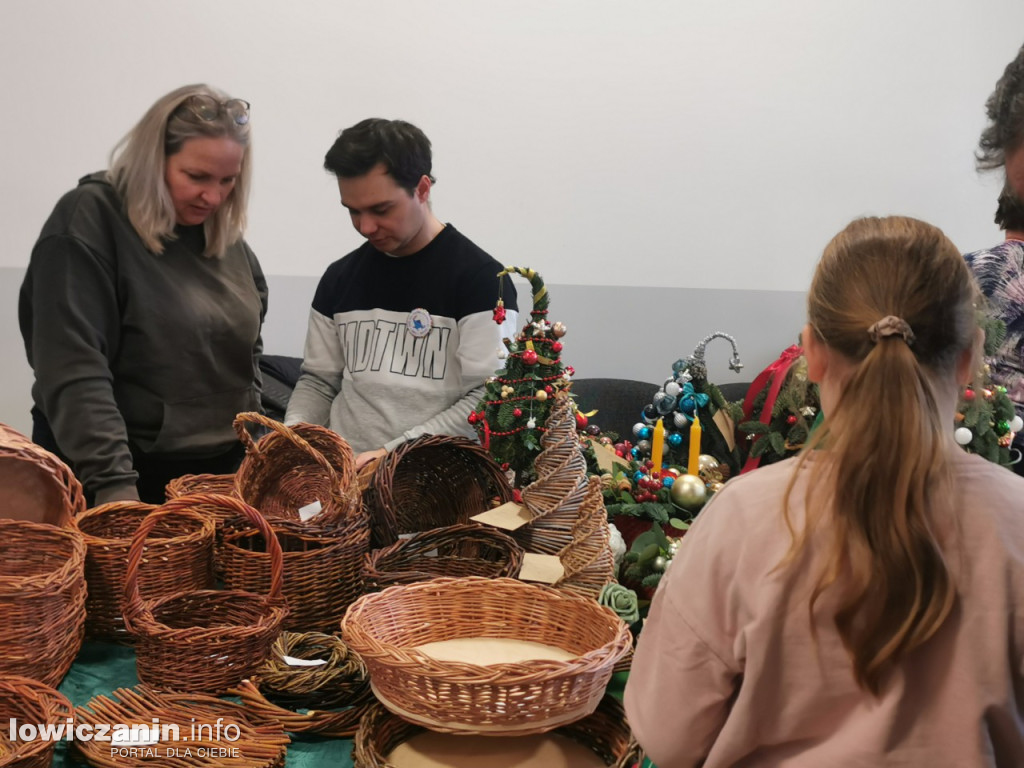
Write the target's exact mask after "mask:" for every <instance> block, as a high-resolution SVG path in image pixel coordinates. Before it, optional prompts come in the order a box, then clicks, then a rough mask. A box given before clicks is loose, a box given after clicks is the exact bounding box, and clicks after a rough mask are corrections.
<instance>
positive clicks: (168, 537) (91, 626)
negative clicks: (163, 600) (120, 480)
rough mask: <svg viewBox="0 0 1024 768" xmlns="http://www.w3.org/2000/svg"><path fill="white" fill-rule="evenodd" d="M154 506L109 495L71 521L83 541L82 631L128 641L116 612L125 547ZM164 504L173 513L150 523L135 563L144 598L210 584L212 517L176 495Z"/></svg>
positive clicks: (120, 596) (125, 562)
mask: <svg viewBox="0 0 1024 768" xmlns="http://www.w3.org/2000/svg"><path fill="white" fill-rule="evenodd" d="M154 509H156V507H155V506H154V505H152V504H143V503H141V502H138V501H115V502H113V503H110V504H102V505H100V506H98V507H93V508H92V509H88V510H86V511H85V512H83V513H82V514H81V515H79V517H78V519H77V520H76V521H75V525H76V526H77V528H78V530H80V531H81V532H82V538H83V539H84V540H85V543H86V546H87V547H88V550H87V552H86V557H85V579H86V582H87V583H88V585H89V597H88V599H87V600H86V603H85V608H86V617H85V634H86V636H87V637H89V638H94V639H99V640H114V641H120V642H131V639H132V638H131V635H129V634H128V630H126V629H125V627H124V619H123V617H122V613H123V607H122V606H123V602H124V581H125V572H126V571H127V568H128V549H129V548H130V546H131V541H132V536H133V535H134V534H135V531H136V530H137V529H138V527H139V523H141V522H142V521H143V520H144V519H145V518H146V516H147V515H148V514H149V513H150V512H152V511H153V510H154ZM165 509H173V510H175V514H173V515H167V516H165V517H162V518H161V519H160V522H159V523H158V524H157V525H156V527H155V528H154V529H153V534H154V535H153V536H152V537H150V538H149V539H147V541H146V549H145V552H144V559H143V561H142V564H141V565H140V567H139V589H140V591H141V592H142V594H143V597H144V598H145V599H153V598H157V597H163V596H164V595H169V594H172V593H174V592H181V591H193V590H197V589H207V588H209V587H212V586H213V580H212V563H213V535H214V528H213V520H212V519H210V518H208V517H205V516H204V515H201V514H199V513H198V512H195V511H191V508H190V507H189V506H188V505H187V504H181V503H180V502H178V501H172V502H169V503H168V504H167V505H166V507H165Z"/></svg>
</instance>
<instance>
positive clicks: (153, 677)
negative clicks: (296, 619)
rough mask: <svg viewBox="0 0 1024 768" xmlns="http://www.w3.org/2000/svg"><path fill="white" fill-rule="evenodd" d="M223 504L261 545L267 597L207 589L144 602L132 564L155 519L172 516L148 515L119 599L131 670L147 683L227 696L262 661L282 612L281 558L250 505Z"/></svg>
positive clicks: (272, 537) (137, 559) (136, 540)
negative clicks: (131, 647)
mask: <svg viewBox="0 0 1024 768" xmlns="http://www.w3.org/2000/svg"><path fill="white" fill-rule="evenodd" d="M211 495H212V494H211ZM182 498H183V499H185V498H188V497H182ZM222 499H223V502H222V503H224V504H228V505H233V506H234V507H235V512H236V513H237V514H239V515H241V516H243V517H245V518H246V519H247V520H248V522H249V523H250V524H251V525H253V526H255V527H256V528H257V529H258V530H259V531H260V532H261V533H262V534H263V536H264V538H265V540H266V542H267V550H268V553H269V559H270V568H271V580H270V587H269V589H268V592H267V594H266V595H259V594H254V593H252V592H243V591H239V590H221V591H218V590H209V589H206V590H197V591H182V592H176V593H174V594H171V595H167V596H164V597H160V598H157V599H155V600H145V601H144V600H143V599H142V597H141V595H140V593H139V566H140V564H141V562H142V554H143V547H144V546H145V543H146V537H147V536H148V535H149V533H150V532H151V531H152V530H153V529H154V528H155V526H156V525H157V523H158V522H159V521H160V519H161V518H162V517H164V516H167V515H169V514H172V512H169V511H167V509H166V506H167V505H165V507H163V508H158V509H157V510H155V511H154V512H152V513H151V514H150V515H149V516H147V517H146V519H145V520H143V521H142V523H141V524H140V525H139V527H138V529H137V530H136V532H135V536H134V537H133V539H132V545H131V549H130V550H129V552H128V570H127V574H126V576H125V602H124V623H125V627H126V628H127V629H128V631H129V632H130V633H131V634H132V635H133V636H134V637H135V640H136V647H135V664H136V671H137V673H138V676H139V680H140V681H141V682H143V683H144V684H146V685H149V686H152V687H154V688H159V689H165V690H176V691H187V692H196V693H211V694H220V693H223V692H225V691H227V690H228V689H229V688H231V687H232V686H234V685H236V684H237V683H238V682H239V681H240V680H241V679H242V678H244V677H248V676H249V675H250V674H252V671H253V670H254V669H255V668H256V666H257V665H258V664H259V663H260V662H261V661H263V659H264V658H266V655H267V653H268V651H269V650H270V644H271V643H272V642H273V641H274V638H275V637H277V635H278V633H279V632H280V629H281V623H282V622H283V621H284V618H285V616H286V615H287V613H288V608H287V606H286V605H285V602H284V599H283V597H282V592H281V582H282V562H283V558H282V555H281V547H280V545H279V544H278V542H277V537H276V536H275V535H274V532H273V530H271V528H270V526H269V525H268V524H267V521H266V520H264V519H263V517H262V516H261V515H260V514H259V513H258V512H256V511H255V510H254V509H253V508H252V507H250V506H248V505H247V504H243V503H242V502H240V501H239V500H238V499H234V498H231V497H229V496H224V497H222ZM178 501H181V499H179V500H178ZM173 503H174V502H168V504H173Z"/></svg>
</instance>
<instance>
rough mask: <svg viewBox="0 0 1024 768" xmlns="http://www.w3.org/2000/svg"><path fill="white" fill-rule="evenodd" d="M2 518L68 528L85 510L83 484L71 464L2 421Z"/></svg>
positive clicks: (0, 454)
mask: <svg viewBox="0 0 1024 768" xmlns="http://www.w3.org/2000/svg"><path fill="white" fill-rule="evenodd" d="M0 488H3V489H4V490H3V498H4V501H3V511H2V514H3V517H5V518H7V519H11V520H28V521H30V522H35V523H49V524H50V525H57V526H61V527H66V526H68V525H70V524H71V521H72V520H73V519H74V517H75V515H77V514H79V513H80V512H82V511H83V510H84V509H85V496H83V495H82V485H81V483H79V482H78V480H77V479H76V478H75V476H74V474H73V473H72V472H71V470H70V469H69V468H68V465H67V464H65V463H64V462H63V461H61V460H60V459H58V458H57V457H56V456H55V455H53V454H52V453H50V452H49V451H47V450H45V449H43V448H40V447H39V446H38V445H36V444H35V443H33V442H32V441H31V440H29V439H28V438H27V437H25V435H23V434H21V433H20V432H18V431H16V430H14V429H11V428H10V427H8V426H7V425H6V424H0Z"/></svg>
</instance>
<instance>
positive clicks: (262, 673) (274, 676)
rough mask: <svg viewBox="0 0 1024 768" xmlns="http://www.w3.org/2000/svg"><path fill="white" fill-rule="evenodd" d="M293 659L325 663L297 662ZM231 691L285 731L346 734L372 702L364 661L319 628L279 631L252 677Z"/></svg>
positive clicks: (253, 710)
mask: <svg viewBox="0 0 1024 768" xmlns="http://www.w3.org/2000/svg"><path fill="white" fill-rule="evenodd" d="M297 660H307V661H310V660H313V661H323V662H325V663H323V664H320V665H318V666H302V665H300V664H298V663H297ZM232 693H233V694H234V695H236V696H238V697H239V699H241V702H242V705H243V706H244V707H245V708H246V709H248V710H249V711H251V712H254V713H256V714H258V715H260V716H262V717H268V718H270V719H272V720H277V721H278V722H279V723H281V724H283V725H284V728H285V730H286V731H289V732H290V733H310V734H316V735H318V736H328V737H332V738H350V737H351V736H352V735H353V734H354V733H355V732H356V728H357V727H358V725H359V720H360V718H361V717H362V716H363V714H364V713H365V711H366V707H367V706H368V705H369V704H370V703H371V702H372V701H373V694H371V693H370V683H369V680H368V679H367V677H366V667H364V666H363V662H362V661H361V660H360V659H359V657H358V656H356V655H355V654H354V653H352V652H351V651H350V650H349V648H348V646H347V645H345V643H344V642H342V640H341V638H340V637H338V636H337V635H327V634H324V633H322V632H307V633H304V634H299V633H297V632H282V633H281V634H280V635H279V636H278V638H277V640H275V641H274V645H273V647H272V648H271V649H270V655H269V656H268V657H267V658H266V660H264V662H263V663H262V664H261V665H260V667H259V669H257V670H256V675H255V676H254V678H253V680H243V681H242V682H241V683H239V685H238V687H237V688H235V689H234V690H233V691H232ZM299 710H301V711H299Z"/></svg>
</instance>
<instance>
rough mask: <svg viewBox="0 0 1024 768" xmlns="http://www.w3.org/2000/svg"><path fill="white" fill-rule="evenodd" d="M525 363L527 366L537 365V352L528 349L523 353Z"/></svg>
mask: <svg viewBox="0 0 1024 768" xmlns="http://www.w3.org/2000/svg"><path fill="white" fill-rule="evenodd" d="M523 363H524V364H526V365H536V364H537V352H536V351H535V350H532V349H528V350H526V351H525V352H523Z"/></svg>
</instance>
